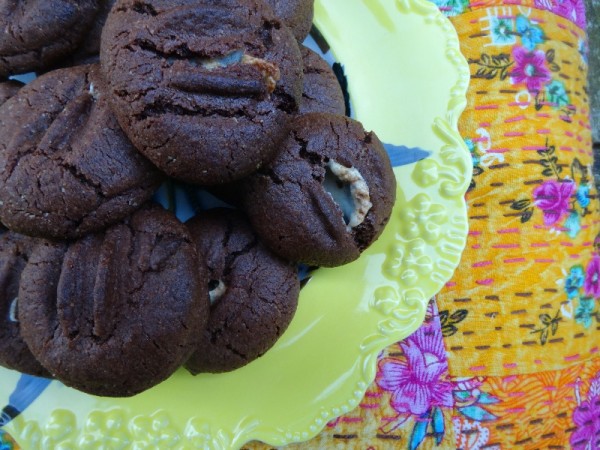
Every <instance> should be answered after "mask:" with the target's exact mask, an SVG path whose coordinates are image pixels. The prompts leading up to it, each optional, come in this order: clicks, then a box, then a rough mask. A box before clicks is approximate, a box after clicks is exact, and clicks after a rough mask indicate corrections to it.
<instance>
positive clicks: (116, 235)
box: [18, 206, 209, 396]
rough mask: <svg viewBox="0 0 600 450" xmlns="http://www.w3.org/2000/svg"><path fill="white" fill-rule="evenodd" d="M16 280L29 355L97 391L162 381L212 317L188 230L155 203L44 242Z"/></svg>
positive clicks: (130, 389)
mask: <svg viewBox="0 0 600 450" xmlns="http://www.w3.org/2000/svg"><path fill="white" fill-rule="evenodd" d="M22 280H23V281H22V283H21V288H20V291H19V315H18V318H19V320H20V322H21V333H22V336H23V338H24V339H25V341H26V342H27V344H28V345H29V348H30V349H31V351H32V353H33V354H34V355H35V356H36V357H37V358H38V360H39V361H40V362H41V363H42V364H43V365H44V367H46V368H47V369H48V370H49V371H50V372H51V373H52V374H53V375H54V376H55V377H56V378H57V379H59V380H60V381H62V382H63V383H65V384H66V385H68V386H71V387H74V388H76V389H79V390H82V391H84V392H88V393H91V394H95V395H102V396H130V395H134V394H136V393H139V392H141V391H143V390H145V389H147V388H149V387H151V386H153V385H155V384H157V383H159V382H160V381H162V380H164V379H166V378H167V377H168V376H169V375H171V373H173V372H174V371H175V370H176V369H177V368H178V367H179V366H180V365H181V364H183V362H184V361H185V360H186V359H187V358H188V357H189V356H190V354H191V353H192V351H193V350H194V349H195V348H196V345H197V343H198V337H199V336H200V335H201V333H202V330H203V329H204V327H205V325H206V320H207V317H208V307H209V301H208V294H207V290H206V285H207V283H206V281H202V280H201V274H199V269H198V260H197V252H196V249H195V247H194V244H193V243H192V240H191V236H190V234H189V233H188V231H187V229H186V227H185V226H184V225H183V224H182V223H180V222H179V221H178V220H177V218H176V217H175V216H174V215H173V214H172V213H170V212H168V211H166V210H164V209H162V208H161V207H159V206H147V207H144V208H143V209H141V210H139V211H137V212H135V213H134V214H133V215H132V216H131V217H130V218H128V219H127V220H125V221H123V222H121V223H119V224H117V225H114V226H112V227H111V228H109V229H108V230H106V231H105V232H103V233H101V234H94V235H88V236H86V237H84V238H82V239H80V240H78V241H75V242H72V243H66V242H54V243H53V242H51V241H43V242H42V243H41V244H40V245H38V246H37V247H36V248H35V250H34V251H33V253H32V255H31V257H30V258H29V261H28V263H27V265H26V267H25V270H24V271H23V275H22Z"/></svg>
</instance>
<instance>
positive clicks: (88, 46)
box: [62, 0, 116, 67]
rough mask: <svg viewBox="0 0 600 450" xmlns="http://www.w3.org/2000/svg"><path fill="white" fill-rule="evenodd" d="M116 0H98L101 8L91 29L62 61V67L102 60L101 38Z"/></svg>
mask: <svg viewBox="0 0 600 450" xmlns="http://www.w3.org/2000/svg"><path fill="white" fill-rule="evenodd" d="M115 3H116V0H98V4H99V10H98V13H97V14H96V18H95V19H94V23H93V24H92V25H91V30H90V31H89V32H88V33H86V35H85V37H84V38H83V41H82V42H81V43H80V44H79V46H78V47H77V48H76V49H75V51H74V52H73V53H72V54H71V55H70V56H69V57H68V58H67V59H66V60H65V61H64V62H63V63H62V67H68V66H76V65H80V64H93V63H97V62H99V61H100V38H101V36H102V30H103V28H104V24H105V23H106V19H107V17H108V13H109V12H110V9H111V8H112V7H113V5H114V4H115Z"/></svg>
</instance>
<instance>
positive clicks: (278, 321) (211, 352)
mask: <svg viewBox="0 0 600 450" xmlns="http://www.w3.org/2000/svg"><path fill="white" fill-rule="evenodd" d="M186 225H187V226H188V228H189V230H190V232H191V234H192V236H193V238H194V242H195V243H196V246H197V249H198V255H199V257H200V259H201V260H202V259H203V260H204V261H205V263H206V265H207V268H208V274H209V275H208V277H209V280H210V281H209V289H210V293H211V300H212V305H211V309H210V317H209V320H208V326H207V328H206V330H205V331H204V333H203V335H202V339H201V341H200V344H199V345H198V348H197V350H196V351H195V352H194V354H193V355H192V357H191V358H190V359H189V360H188V362H187V363H186V368H187V369H188V370H189V371H190V372H192V373H194V374H195V373H199V372H225V371H230V370H234V369H237V368H239V367H242V366H244V365H246V364H248V363H249V362H251V361H252V360H254V359H256V358H258V357H260V356H261V355H263V354H264V353H265V352H266V351H267V350H268V349H269V348H271V347H272V346H273V344H275V342H276V341H277V339H278V338H279V337H280V336H281V334H283V332H284V331H285V329H286V328H287V327H288V325H289V323H290V322H291V320H292V317H293V315H294V312H295V311H296V306H297V304H298V295H299V291H300V282H299V280H298V275H297V268H296V266H295V265H294V264H292V263H290V262H288V261H285V260H283V259H281V258H279V257H278V256H276V255H274V254H273V253H272V252H271V251H270V250H269V249H267V248H266V247H265V246H264V245H263V244H262V243H261V242H260V241H259V239H258V237H257V236H256V234H255V233H254V231H253V230H252V228H251V227H250V224H249V222H248V220H247V219H246V218H245V216H244V215H243V214H242V213H241V212H239V211H235V210H231V209H224V208H219V209H214V210H209V211H207V212H205V213H203V214H201V215H199V216H196V217H195V218H193V219H191V220H190V221H189V222H187V224H186Z"/></svg>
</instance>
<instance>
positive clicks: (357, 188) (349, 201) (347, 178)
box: [324, 160, 373, 230]
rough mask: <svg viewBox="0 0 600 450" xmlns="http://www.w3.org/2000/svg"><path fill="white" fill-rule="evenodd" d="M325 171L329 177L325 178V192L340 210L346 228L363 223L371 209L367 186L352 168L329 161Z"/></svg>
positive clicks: (358, 173) (356, 170)
mask: <svg viewBox="0 0 600 450" xmlns="http://www.w3.org/2000/svg"><path fill="white" fill-rule="evenodd" d="M327 170H328V172H329V173H330V175H329V176H327V174H326V176H325V181H324V187H325V190H326V191H327V192H328V193H329V195H331V197H332V198H333V200H334V201H335V202H336V203H337V204H338V205H339V206H340V208H341V209H342V213H343V215H344V222H345V223H346V228H347V229H348V230H351V229H352V228H355V227H357V226H358V225H360V224H361V223H363V222H364V220H365V217H366V216H367V214H368V212H369V210H370V209H371V208H372V207H373V203H371V197H370V195H369V186H368V185H367V183H366V181H365V179H364V178H363V176H362V175H361V174H360V172H359V171H358V169H356V168H354V167H346V166H343V165H342V164H340V163H338V162H336V161H333V160H329V162H328V163H327ZM340 183H341V186H340Z"/></svg>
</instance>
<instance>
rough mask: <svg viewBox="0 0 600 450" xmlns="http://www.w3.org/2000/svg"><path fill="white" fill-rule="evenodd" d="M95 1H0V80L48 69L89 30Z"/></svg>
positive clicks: (94, 12) (96, 5) (94, 14)
mask: <svg viewBox="0 0 600 450" xmlns="http://www.w3.org/2000/svg"><path fill="white" fill-rule="evenodd" d="M97 10H98V1H97V0H19V1H15V0H0V30H2V34H1V36H2V38H1V39H0V79H1V78H6V77H8V76H9V75H14V74H20V73H25V72H31V71H38V70H44V69H47V68H49V67H52V66H53V65H54V64H56V62H57V61H58V60H59V59H60V58H61V57H63V56H65V55H67V54H68V53H69V52H71V51H73V50H74V49H75V48H76V47H77V45H78V44H79V42H80V41H81V40H82V39H83V37H84V35H85V33H86V32H87V31H88V30H89V25H90V24H91V23H92V21H93V20H94V17H95V16H96V13H97Z"/></svg>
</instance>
